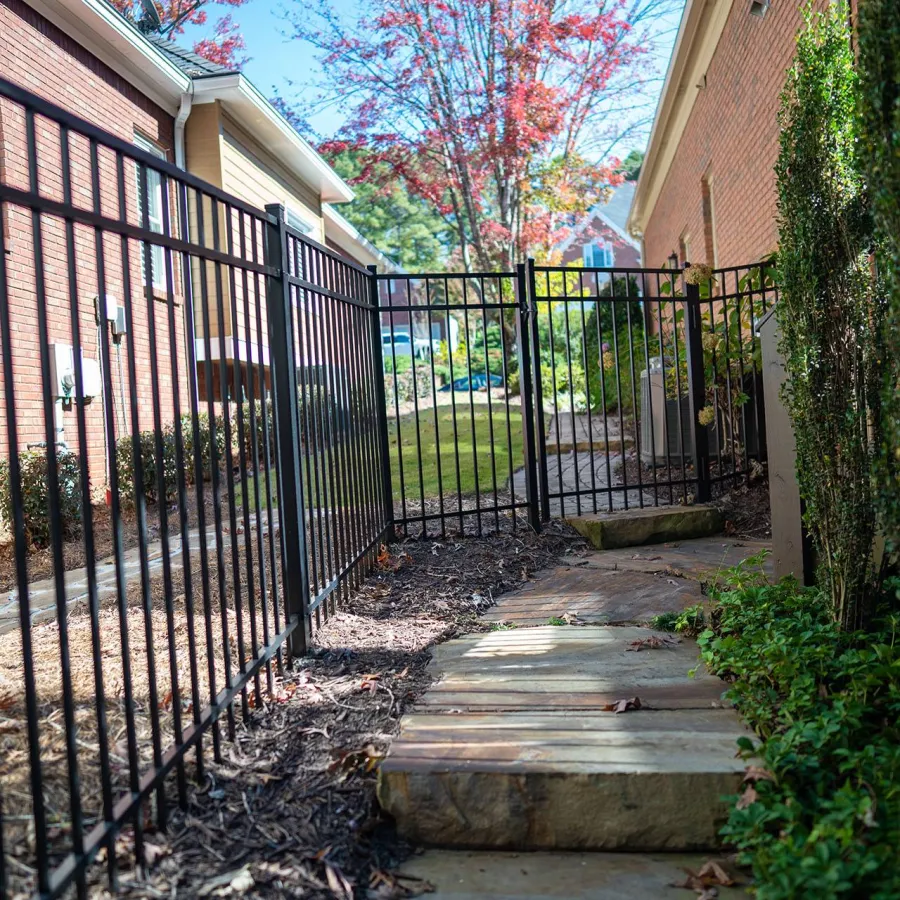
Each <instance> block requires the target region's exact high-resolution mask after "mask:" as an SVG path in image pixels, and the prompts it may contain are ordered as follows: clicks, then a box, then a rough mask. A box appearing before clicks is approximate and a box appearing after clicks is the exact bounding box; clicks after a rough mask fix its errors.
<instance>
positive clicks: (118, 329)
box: [112, 306, 128, 337]
mask: <svg viewBox="0 0 900 900" xmlns="http://www.w3.org/2000/svg"><path fill="white" fill-rule="evenodd" d="M127 331H128V326H127V325H126V324H125V307H124V306H117V307H116V317H115V319H113V320H112V333H113V334H114V335H115V336H116V337H120V336H121V335H123V334H126V333H127Z"/></svg>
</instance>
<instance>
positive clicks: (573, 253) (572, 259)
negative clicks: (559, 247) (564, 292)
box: [562, 216, 641, 269]
mask: <svg viewBox="0 0 900 900" xmlns="http://www.w3.org/2000/svg"><path fill="white" fill-rule="evenodd" d="M597 239H599V240H603V241H606V242H608V243H609V244H611V245H612V248H613V256H614V263H615V265H616V266H619V267H621V268H623V269H637V268H640V265H641V253H640V250H638V249H637V248H636V247H633V246H632V245H631V244H629V243H628V241H625V240H623V239H622V238H621V237H619V235H617V234H616V233H615V231H613V229H612V228H610V227H609V226H608V225H607V224H606V222H604V221H603V219H601V218H600V217H599V216H598V217H596V218H594V219H593V220H592V221H591V223H590V225H589V226H587V227H586V228H585V229H584V232H583V233H582V234H580V235H578V236H577V237H576V238H575V241H574V242H573V243H572V245H571V246H570V247H569V248H568V249H567V250H566V251H565V252H564V253H563V255H562V265H564V266H570V265H572V264H573V263H576V264H577V263H579V262H581V261H582V260H583V259H584V250H583V245H584V244H587V243H590V242H591V241H593V240H597Z"/></svg>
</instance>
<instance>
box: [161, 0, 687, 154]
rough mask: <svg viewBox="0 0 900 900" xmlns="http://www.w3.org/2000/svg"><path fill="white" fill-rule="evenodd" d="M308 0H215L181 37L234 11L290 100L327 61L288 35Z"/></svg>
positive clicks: (271, 84)
mask: <svg viewBox="0 0 900 900" xmlns="http://www.w3.org/2000/svg"><path fill="white" fill-rule="evenodd" d="M331 3H332V7H333V8H334V9H335V10H336V11H337V12H338V13H342V14H347V15H348V16H352V15H353V14H354V13H355V12H356V10H357V9H358V0H331ZM305 5H308V6H312V5H313V3H312V2H309V3H307V2H306V0H248V2H246V3H245V4H244V5H243V6H240V7H238V8H237V9H234V10H231V9H230V8H229V7H227V6H218V5H216V4H210V8H209V13H210V15H209V18H210V25H209V26H208V27H206V28H196V27H192V28H189V29H187V30H186V32H185V34H184V35H182V36H181V37H179V38H178V40H179V42H181V43H183V44H186V45H190V44H192V43H193V42H194V41H195V40H197V39H199V38H202V37H205V36H206V34H207V32H209V31H210V30H211V26H212V25H213V24H214V23H215V21H217V20H218V18H219V16H220V15H221V14H224V13H228V12H231V13H232V17H233V18H234V20H235V22H237V24H238V25H239V27H240V29H241V31H242V32H243V35H244V40H245V42H246V45H247V50H246V53H247V56H248V57H249V61H248V62H247V63H246V65H245V66H244V72H245V74H246V75H247V77H248V78H249V79H250V80H251V81H252V82H253V83H254V84H255V85H256V86H257V87H258V88H259V90H260V91H262V93H264V94H265V95H266V96H267V97H272V96H274V95H275V93H276V92H277V93H278V94H280V95H281V96H283V97H284V98H285V99H286V100H291V99H292V98H294V97H296V96H297V94H298V92H299V91H300V90H301V89H302V88H303V86H304V85H308V84H310V83H315V82H316V81H317V80H318V78H319V76H320V74H321V67H320V65H319V63H318V61H317V60H316V58H315V56H314V55H313V54H312V53H311V52H310V50H309V48H308V47H306V46H305V45H303V44H302V43H301V42H300V41H297V40H292V39H290V38H288V37H286V36H285V32H287V33H290V31H291V26H290V23H289V22H288V21H286V18H285V11H286V10H290V11H291V13H292V14H293V13H297V12H301V11H302V9H303V7H304V6H305ZM670 18H671V21H669V22H667V23H666V28H667V30H668V32H669V37H668V39H667V40H666V41H665V42H663V43H662V44H661V46H660V47H659V48H658V51H657V53H656V54H655V55H654V56H655V65H656V67H657V69H658V70H659V74H660V76H662V75H663V74H664V73H665V68H666V64H667V63H668V59H669V55H670V53H671V46H672V43H673V42H674V39H675V32H676V31H677V28H678V21H679V18H680V15H673V16H671V17H670ZM661 81H662V79H661V78H660V81H659V84H656V85H651V86H648V90H650V91H653V92H654V94H657V93H658V91H659V88H660V87H661ZM648 99H652V102H653V104H654V106H655V103H656V99H657V98H656V96H655V95H654V96H653V97H652V98H649V97H648ZM342 121H343V119H342V116H341V114H340V111H339V110H335V109H331V110H327V111H325V112H322V113H319V114H318V115H316V116H315V117H314V118H312V119H311V120H310V124H311V125H312V127H313V128H315V130H316V131H317V132H319V133H320V134H322V135H326V136H328V135H331V134H333V133H334V132H335V131H337V129H338V128H339V127H340V125H341V124H342ZM638 143H639V142H638ZM630 149H632V145H629V146H627V147H619V148H616V152H617V154H619V155H621V156H624V155H625V153H626V152H627V151H628V150H630Z"/></svg>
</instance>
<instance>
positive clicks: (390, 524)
mask: <svg viewBox="0 0 900 900" xmlns="http://www.w3.org/2000/svg"><path fill="white" fill-rule="evenodd" d="M366 268H368V270H369V297H370V299H371V302H372V347H373V353H374V355H375V367H376V369H377V371H376V373H375V402H376V403H377V404H378V413H377V415H378V443H379V447H380V452H381V490H382V493H383V494H384V536H385V539H386V540H388V541H391V540H393V539H394V537H395V534H394V486H393V483H392V481H391V450H390V444H389V440H388V420H387V397H386V396H385V393H384V343H383V342H382V340H381V309H380V308H379V307H380V301H379V296H378V267H377V266H367V267H366Z"/></svg>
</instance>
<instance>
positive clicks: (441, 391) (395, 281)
mask: <svg viewBox="0 0 900 900" xmlns="http://www.w3.org/2000/svg"><path fill="white" fill-rule="evenodd" d="M376 284H377V290H378V304H379V310H380V314H381V342H382V356H383V360H384V369H385V385H386V402H387V434H388V443H389V446H388V459H389V463H390V483H391V485H392V486H393V496H392V502H393V518H394V522H395V524H396V525H397V527H398V528H400V529H401V530H402V532H403V533H404V534H407V535H408V534H410V533H414V534H418V535H425V536H427V535H429V534H435V535H441V536H444V537H446V535H447V531H448V528H450V529H452V530H453V531H454V532H455V533H460V534H465V533H477V534H482V533H483V532H484V531H485V529H487V530H492V529H499V528H500V527H501V526H505V525H507V524H508V525H509V527H511V528H512V529H513V530H515V529H517V528H519V527H521V526H523V525H524V526H526V527H527V526H528V525H529V524H530V525H531V526H532V527H539V523H538V519H537V504H536V501H537V495H536V490H537V488H536V481H535V469H534V446H535V444H534V410H533V405H532V390H531V363H530V356H529V353H530V345H529V342H528V341H527V340H523V339H522V336H523V335H525V334H527V328H526V326H525V322H526V319H527V297H526V285H525V279H524V267H520V269H519V271H518V272H497V273H490V274H475V275H465V274H454V275H447V274H438V275H377V276H376Z"/></svg>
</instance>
